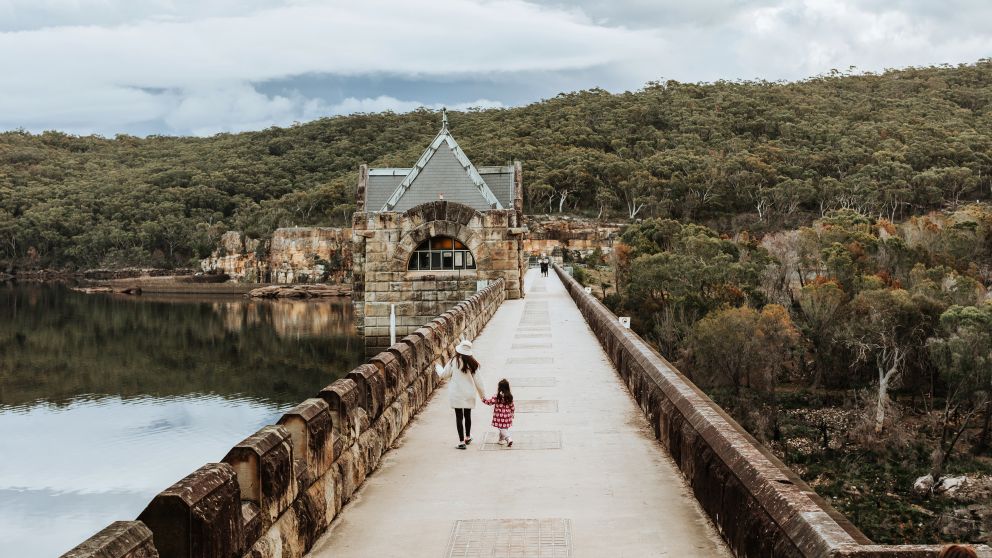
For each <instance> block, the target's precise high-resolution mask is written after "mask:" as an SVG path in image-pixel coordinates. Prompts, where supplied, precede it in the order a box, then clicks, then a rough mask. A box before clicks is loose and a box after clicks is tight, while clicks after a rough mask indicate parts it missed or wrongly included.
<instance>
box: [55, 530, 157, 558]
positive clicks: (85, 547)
mask: <svg viewBox="0 0 992 558" xmlns="http://www.w3.org/2000/svg"><path fill="white" fill-rule="evenodd" d="M158 556H159V554H158V550H156V549H155V545H154V544H153V543H152V532H151V530H150V529H149V528H148V527H147V526H145V524H144V523H142V522H140V521H115V522H113V523H111V524H110V525H108V526H106V527H104V528H103V529H101V530H100V531H99V532H98V533H97V534H95V535H93V536H92V537H90V538H88V539H86V540H85V541H83V542H82V543H80V544H79V545H78V546H76V547H75V548H73V549H72V550H70V551H69V552H66V553H65V554H63V555H62V557H61V558H158Z"/></svg>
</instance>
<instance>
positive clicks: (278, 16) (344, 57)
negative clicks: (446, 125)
mask: <svg viewBox="0 0 992 558" xmlns="http://www.w3.org/2000/svg"><path fill="white" fill-rule="evenodd" d="M15 1H16V0H15ZM84 3H85V2H84ZM108 3H110V4H116V3H115V2H109V1H108ZM208 4H210V3H209V2H208ZM253 4H257V2H255V3H253ZM275 4H276V5H274V6H273V7H265V8H258V7H257V6H254V7H255V8H256V9H254V10H248V11H247V12H246V13H241V14H232V13H229V12H231V11H232V10H234V8H232V7H231V6H230V5H229V3H225V2H221V3H220V5H219V7H217V9H215V10H213V11H210V10H207V11H206V12H207V13H208V15H207V16H206V17H199V15H200V14H201V13H203V11H204V10H203V9H202V8H196V7H195V4H193V3H185V2H179V3H178V5H179V7H180V8H182V9H178V10H174V11H173V12H174V13H170V14H167V15H169V17H166V18H153V17H151V16H150V15H149V13H145V14H138V15H136V16H135V17H134V18H133V20H132V19H128V18H124V19H127V21H123V22H120V21H119V19H121V18H116V19H115V18H111V20H110V21H111V23H110V24H104V23H102V22H100V23H95V22H93V21H91V19H87V18H84V17H82V15H80V18H82V19H81V21H83V22H86V23H85V24H71V25H66V26H57V27H33V26H32V21H33V19H36V18H32V17H27V18H22V20H23V21H22V22H21V25H22V26H25V27H26V30H19V31H9V32H4V33H0V75H3V76H4V81H5V84H4V85H5V87H4V89H3V92H2V94H0V115H4V116H0V126H3V127H13V126H25V127H28V128H30V129H37V128H39V127H42V126H45V125H46V124H47V123H52V124H55V125H57V126H58V127H61V128H66V127H68V128H70V129H85V128H86V127H87V125H89V126H90V127H92V128H93V129H97V130H104V129H106V128H107V127H111V128H112V127H114V126H120V125H122V124H124V125H126V124H133V123H141V122H161V123H163V124H164V126H165V127H166V130H167V131H169V132H173V133H204V132H206V131H214V130H218V129H229V130H237V129H242V128H243V126H255V125H261V124H262V123H263V122H281V121H284V120H286V119H287V118H292V117H296V116H300V115H303V114H304V113H307V111H309V112H313V110H314V109H313V107H314V106H319V105H320V103H321V101H320V100H314V99H292V98H287V97H283V96H279V95H269V96H266V95H263V94H260V93H258V91H257V90H256V89H255V87H254V84H256V83H259V82H265V81H269V80H276V79H284V78H287V77H292V76H299V75H308V74H330V75H338V76H356V75H374V74H382V75H404V76H449V77H450V76H473V77H474V78H476V79H493V78H494V76H498V75H499V74H509V73H514V72H555V71H562V70H575V69H582V68H588V67H593V66H597V65H603V64H609V63H613V62H616V61H619V60H623V59H628V58H630V57H632V56H635V55H637V54H643V53H647V52H656V51H658V50H659V48H660V45H661V43H662V41H660V40H659V38H658V37H657V36H655V35H654V34H652V33H650V32H645V31H629V30H625V29H617V28H610V27H603V26H597V25H594V24H592V23H590V22H589V21H588V20H587V19H586V18H584V17H581V16H580V15H576V14H572V13H566V12H562V11H560V10H554V9H549V8H544V7H540V6H536V5H533V4H529V3H527V2H523V1H520V0H497V1H491V2H473V1H469V0H454V1H450V2H445V3H435V4H429V5H420V4H414V3H409V2H397V1H387V0H367V1H363V2H360V3H356V2H347V1H336V2H331V3H324V2H321V3H316V2H291V3H290V2H286V3H280V2H276V3H275ZM222 8H223V9H222ZM213 13H221V14H222V15H209V14H213ZM63 16H64V18H67V20H68V21H70V22H71V21H72V18H70V17H68V16H66V14H65V13H63ZM92 17H93V16H92V14H91V15H90V18H92ZM377 97H379V96H378V95H370V96H369V98H370V99H376V98H377ZM338 101H339V104H342V105H343V104H344V102H345V101H344V100H338ZM470 101H472V100H471V99H463V100H462V102H470ZM406 102H407V103H408V104H411V105H412V104H416V105H417V106H419V105H420V104H421V103H420V102H419V101H413V100H407V101H406ZM426 102H431V101H430V100H428V101H426ZM352 103H353V102H352ZM369 103H372V101H366V104H369ZM393 105H394V106H399V105H397V104H396V103H393ZM307 107H310V108H307ZM218 119H219V120H221V121H226V122H228V124H227V125H220V126H218V125H217V122H215V121H217V120H218ZM212 121H214V122H212ZM104 123H105V124H109V126H105V125H104Z"/></svg>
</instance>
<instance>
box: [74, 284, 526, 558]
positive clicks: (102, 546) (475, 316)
mask: <svg viewBox="0 0 992 558" xmlns="http://www.w3.org/2000/svg"><path fill="white" fill-rule="evenodd" d="M505 299H506V287H505V282H504V281H503V280H502V279H499V280H496V281H493V282H491V283H490V284H489V286H488V287H486V288H485V289H483V290H481V291H479V292H478V293H476V294H475V295H474V296H472V297H471V298H469V299H468V300H465V301H463V302H460V303H458V304H456V305H455V306H454V307H453V308H451V309H450V310H448V311H447V312H445V313H443V314H441V315H440V316H438V317H437V318H435V319H434V320H433V321H431V322H429V323H427V324H425V325H424V326H423V327H420V328H419V329H417V330H416V331H414V332H413V333H412V334H410V335H408V336H406V337H404V338H403V339H401V340H399V341H397V343H396V344H395V345H393V346H391V347H389V348H388V349H387V350H386V351H383V352H382V353H379V354H378V355H376V356H374V357H373V358H371V359H370V360H369V362H368V363H366V364H362V365H361V366H358V367H357V368H355V369H354V370H352V371H351V372H349V373H348V374H347V375H346V376H345V377H343V378H341V379H338V380H335V381H334V382H333V383H331V384H330V385H328V386H326V387H325V388H323V389H322V390H320V392H319V393H318V396H317V397H315V398H312V399H307V400H306V401H304V402H302V403H300V404H299V405H297V406H296V407H294V408H292V409H290V410H289V411H287V412H286V413H285V414H284V415H283V416H282V418H281V419H279V421H278V424H276V425H271V426H265V427H263V428H262V429H260V430H259V431H258V432H256V433H255V434H253V435H251V436H249V437H247V438H245V439H244V440H242V441H241V442H240V443H238V444H237V445H235V446H234V447H233V448H232V449H231V451H229V452H228V453H227V455H226V456H224V458H223V459H222V460H221V462H220V463H208V464H206V465H204V466H203V467H201V468H199V469H197V470H196V471H194V472H193V473H191V474H190V475H189V476H187V477H185V478H183V479H181V480H180V481H179V482H177V483H175V484H174V485H172V486H170V487H169V488H167V489H165V490H164V491H162V492H161V493H159V494H158V495H157V496H155V498H153V499H152V501H151V503H149V504H148V507H146V508H145V510H144V511H143V512H141V514H140V515H139V516H138V520H137V521H118V522H115V523H113V524H111V525H110V526H108V527H107V528H105V529H103V530H102V531H100V532H99V533H97V534H96V535H94V536H93V537H90V538H89V539H87V540H86V541H84V542H83V543H82V544H80V545H79V546H77V547H75V548H73V549H72V550H70V551H69V552H68V553H66V554H64V555H63V558H67V557H68V558H154V557H161V558H239V557H251V558H269V557H280V558H299V557H302V556H303V555H304V554H305V553H306V552H307V551H308V550H309V549H310V548H311V547H312V546H313V544H314V542H316V540H317V538H318V537H319V536H320V535H321V534H323V533H324V531H325V530H326V529H327V527H328V525H330V522H331V521H332V520H333V519H334V517H335V516H337V514H338V513H340V512H341V509H342V506H344V505H345V504H346V503H347V502H348V500H350V499H351V497H352V495H353V494H354V493H355V491H356V490H358V488H359V487H360V486H361V485H362V483H363V482H364V481H365V478H366V477H367V476H368V475H369V474H371V473H372V472H373V471H375V470H376V468H378V466H379V464H380V463H381V460H382V457H383V455H384V454H385V453H386V452H387V451H389V448H390V447H392V445H393V443H394V442H395V441H396V438H397V437H398V436H399V435H400V433H401V432H402V431H403V429H404V428H405V427H406V425H407V424H408V423H409V422H410V419H411V418H412V417H413V416H414V415H416V414H417V412H419V411H420V409H421V407H423V405H424V403H426V401H427V400H428V398H429V397H430V394H431V393H432V392H433V391H434V388H435V387H436V386H437V382H436V374H435V373H434V368H433V363H434V362H435V361H436V360H438V359H447V358H450V357H451V356H453V355H454V347H455V345H456V344H457V343H458V341H459V340H460V339H461V338H463V337H465V338H469V339H474V338H475V337H476V336H477V335H478V334H479V333H480V332H481V331H482V329H483V328H484V327H485V325H486V323H488V321H489V319H490V318H491V317H492V315H493V314H494V313H495V312H496V310H497V308H499V305H500V304H501V303H502V302H503V300H505Z"/></svg>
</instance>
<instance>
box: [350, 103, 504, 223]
mask: <svg viewBox="0 0 992 558" xmlns="http://www.w3.org/2000/svg"><path fill="white" fill-rule="evenodd" d="M513 186H514V167H513V166H512V165H511V166H505V167H482V168H481V169H479V168H476V166H475V165H474V164H472V161H470V160H469V158H468V157H467V156H466V155H465V153H464V152H463V151H462V149H461V147H459V145H458V142H457V141H455V138H454V136H452V135H451V131H450V130H449V129H448V119H447V115H446V114H445V115H444V119H443V124H442V126H441V131H440V132H438V134H437V136H435V138H434V140H433V141H432V142H431V144H430V146H428V147H427V149H426V150H424V153H423V154H422V155H421V156H420V159H419V160H418V161H417V164H416V165H414V167H412V168H377V169H376V168H373V169H369V180H368V183H367V185H366V188H365V210H366V211H369V212H376V211H406V210H408V209H410V208H412V207H414V206H417V205H420V204H422V203H425V202H429V201H434V200H437V199H438V198H439V196H440V195H441V194H443V195H444V199H445V200H448V201H453V202H457V203H461V204H464V205H467V206H469V207H472V208H474V209H476V210H479V211H486V210H489V209H506V208H512V207H513Z"/></svg>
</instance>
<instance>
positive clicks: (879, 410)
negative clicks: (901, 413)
mask: <svg viewBox="0 0 992 558" xmlns="http://www.w3.org/2000/svg"><path fill="white" fill-rule="evenodd" d="M891 372H892V370H891V369H890V370H889V371H888V372H883V370H882V367H879V368H878V401H877V402H876V404H875V434H881V433H882V428H883V427H884V426H885V406H886V404H887V403H888V402H889V378H890V373H891Z"/></svg>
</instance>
